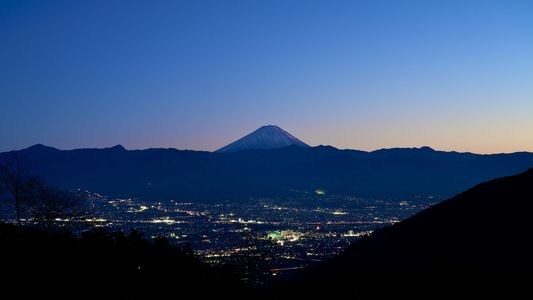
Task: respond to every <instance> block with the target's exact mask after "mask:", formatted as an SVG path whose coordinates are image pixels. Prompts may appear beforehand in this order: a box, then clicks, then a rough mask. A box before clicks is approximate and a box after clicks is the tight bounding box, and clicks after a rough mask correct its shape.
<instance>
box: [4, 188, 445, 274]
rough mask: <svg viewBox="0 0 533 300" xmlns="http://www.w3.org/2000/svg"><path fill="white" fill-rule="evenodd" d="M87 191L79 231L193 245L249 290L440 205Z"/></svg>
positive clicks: (321, 196)
mask: <svg viewBox="0 0 533 300" xmlns="http://www.w3.org/2000/svg"><path fill="white" fill-rule="evenodd" d="M86 193H87V195H88V199H89V203H90V206H91V207H90V210H89V211H90V217H87V218H82V219H80V220H78V221H75V222H74V223H73V224H72V228H73V229H74V230H75V231H76V230H77V231H78V232H81V231H83V230H86V229H88V228H105V229H106V230H109V231H122V232H129V231H131V230H133V229H136V230H138V231H139V232H141V233H142V234H143V235H144V236H145V237H146V238H149V239H153V238H156V237H158V236H163V237H166V238H168V240H169V241H170V242H171V243H172V244H174V245H180V246H184V245H186V244H190V246H191V247H192V249H193V250H194V252H195V254H196V255H197V256H198V257H199V258H200V259H201V260H202V261H204V262H206V263H209V264H217V265H221V264H226V263H230V264H234V265H238V266H242V267H243V268H245V270H244V274H245V275H246V276H247V277H245V278H242V280H244V281H246V282H247V283H250V284H262V283H264V282H265V281H268V280H269V278H273V276H284V275H285V274H290V272H291V271H293V270H298V269H301V268H304V267H307V266H309V265H311V264H313V263H316V262H320V261H322V260H324V259H326V258H329V257H332V256H335V255H336V254H339V253H340V252H341V251H342V250H344V249H345V248H346V247H347V246H348V245H349V244H350V243H351V242H353V241H355V240H357V239H358V238H360V237H362V236H364V235H367V234H370V233H371V232H372V231H373V230H375V229H377V228H380V227H382V226H386V225H389V224H394V223H396V222H398V221H400V220H402V219H404V218H406V217H408V216H411V215H413V214H414V213H416V212H418V211H420V210H422V209H424V208H426V207H428V206H430V205H432V204H434V203H435V202H436V200H435V199H434V198H433V197H428V196H425V197H419V198H417V199H412V200H404V201H386V200H376V199H362V198H356V197H347V196H334V195H327V194H326V193H325V192H323V193H317V192H302V191H299V192H295V193H294V194H295V196H294V197H293V198H286V199H267V198H263V199H248V200H247V201H244V202H242V203H235V202H221V203H216V204H215V203H192V202H176V201H173V200H171V201H168V202H147V201H140V200H138V199H131V198H130V199H119V198H109V197H106V196H103V195H100V194H97V193H91V192H86ZM4 218H7V217H6V216H4ZM27 221H28V222H30V220H27ZM56 221H58V222H60V221H70V220H59V219H58V220H56Z"/></svg>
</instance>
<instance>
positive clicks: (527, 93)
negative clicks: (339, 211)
mask: <svg viewBox="0 0 533 300" xmlns="http://www.w3.org/2000/svg"><path fill="white" fill-rule="evenodd" d="M0 104H1V106H0V109H1V110H0V112H1V114H0V151H5V150H11V149H18V148H23V147H27V146H30V145H32V144H35V143H44V144H47V145H51V146H55V147H58V148H64V149H69V148H79V147H104V146H111V145H115V144H119V143H120V144H122V145H124V146H125V147H127V148H147V147H177V148H181V149H183V148H186V149H204V150H214V149H217V148H219V147H221V146H223V145H224V144H226V143H228V142H230V141H232V140H234V139H236V138H238V137H240V136H242V135H244V134H246V133H248V132H250V131H252V130H254V129H255V128H257V127H259V126H261V125H264V124H277V125H279V126H281V127H282V128H284V129H286V130H287V131H289V132H291V133H292V134H293V135H295V136H297V137H299V138H300V139H302V140H303V141H305V142H307V143H309V144H311V145H318V144H330V145H333V146H336V147H339V148H355V149H363V150H372V149H376V148H381V147H411V146H422V145H429V146H432V147H434V148H437V149H443V150H458V151H473V152H480V153H494V152H512V151H520V150H527V151H533V2H531V1H512V0H511V1H503V0H502V1H465V0H463V1H451V0H446V1H444V0H443V1H379V0H377V1H376V0H372V1H370V0H369V1H94V0H93V1H23V0H16V1H10V0H7V1H6V0H4V1H1V2H0Z"/></svg>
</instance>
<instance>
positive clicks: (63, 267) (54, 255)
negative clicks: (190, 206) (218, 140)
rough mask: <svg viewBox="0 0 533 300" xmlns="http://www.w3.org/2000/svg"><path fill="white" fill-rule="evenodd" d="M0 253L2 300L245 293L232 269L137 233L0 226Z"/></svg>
mask: <svg viewBox="0 0 533 300" xmlns="http://www.w3.org/2000/svg"><path fill="white" fill-rule="evenodd" d="M0 249H2V251H1V253H2V254H1V261H2V263H1V268H0V283H1V292H0V293H1V294H2V295H4V296H5V295H13V296H15V295H16V296H19V297H18V298H28V297H29V296H38V297H39V299H45V297H48V296H53V297H54V298H57V297H61V298H69V299H78V298H89V297H90V298H98V299H101V298H106V299H107V298H114V299H132V298H135V299H156V298H158V297H165V298H172V299H179V298H189V299H203V298H213V297H216V298H217V299H228V298H233V299H234V298H239V296H241V295H242V293H243V287H242V285H241V284H240V283H239V282H240V281H239V279H238V276H237V275H236V274H235V272H233V271H232V270H231V269H230V268H228V269H225V268H219V269H215V268H211V267H207V266H205V265H202V264H201V263H199V262H198V261H197V260H196V259H195V258H194V256H193V255H192V254H191V252H190V250H187V249H186V248H185V249H181V248H176V247H171V246H169V244H168V242H167V241H166V240H164V239H157V240H156V241H155V243H149V242H147V241H146V240H144V239H142V237H141V236H140V234H138V233H136V232H133V233H132V234H130V235H128V236H125V235H123V234H121V233H106V232H103V231H93V232H87V233H85V234H83V235H82V236H81V237H80V238H75V237H74V236H72V235H71V234H70V233H68V232H54V233H49V232H45V231H42V230H37V229H31V228H24V227H16V226H13V225H8V224H4V223H0ZM191 295H194V298H191V297H193V296H191ZM2 297H3V296H2ZM6 299H7V298H6Z"/></svg>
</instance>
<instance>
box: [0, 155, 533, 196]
mask: <svg viewBox="0 0 533 300" xmlns="http://www.w3.org/2000/svg"><path fill="white" fill-rule="evenodd" d="M15 153H18V154H20V155H22V156H24V157H27V158H28V160H30V161H31V164H32V165H33V168H34V169H35V170H36V172H38V173H40V174H42V175H44V176H45V177H46V178H47V179H48V180H50V181H51V182H52V183H55V184H57V185H59V186H62V187H67V188H86V189H88V190H91V191H95V192H99V193H102V194H106V195H110V196H128V197H130V196H131V197H142V198H145V199H148V200H149V199H154V200H165V199H176V200H185V201H214V200H216V201H220V200H232V199H240V200H242V199H245V198H249V197H263V196H264V197H268V196H283V195H288V194H291V193H292V192H291V191H293V190H299V191H314V190H315V189H323V190H325V191H326V192H327V193H330V194H344V195H355V196H361V197H375V198H379V197H387V198H398V199H399V198H402V197H413V196H417V195H441V196H451V195H454V194H455V193H458V192H460V191H462V190H465V189H466V188H468V187H471V186H473V185H475V184H478V183H480V182H483V181H486V180H489V179H492V178H496V177H501V176H507V175H512V174H516V173H519V172H523V171H524V170H526V169H528V168H530V167H532V166H533V153H525V152H524V153H513V154H494V155H478V154H472V153H457V152H443V151H435V150H433V149H431V148H429V147H423V148H405V149H402V148H399V149H382V150H377V151H373V152H364V151H357V150H339V149H336V148H334V147H331V146H318V147H308V148H304V147H299V146H289V147H285V148H279V149H269V150H245V151H238V152H230V153H218V152H204V151H189V150H176V149H146V150H126V149H124V147H122V146H120V145H117V146H115V147H111V148H104V149H77V150H58V149H55V148H51V147H47V146H43V145H35V146H32V147H30V148H27V149H24V150H20V151H16V152H15ZM12 154H13V153H12V152H5V153H0V161H1V160H2V159H5V157H7V156H8V155H12Z"/></svg>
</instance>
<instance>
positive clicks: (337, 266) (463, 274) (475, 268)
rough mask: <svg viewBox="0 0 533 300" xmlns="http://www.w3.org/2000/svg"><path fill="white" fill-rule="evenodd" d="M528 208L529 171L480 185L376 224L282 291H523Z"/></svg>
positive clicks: (532, 206)
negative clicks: (378, 226)
mask: <svg viewBox="0 0 533 300" xmlns="http://www.w3.org/2000/svg"><path fill="white" fill-rule="evenodd" d="M532 210H533V169H531V170H529V171H527V172H525V173H523V174H520V175H516V176H511V177H505V178H500V179H495V180H492V181H489V182H486V183H483V184H480V185H478V186H475V187H474V188H472V189H470V190H468V191H466V192H464V193H461V194H459V195H457V196H455V197H454V198H452V199H450V200H446V201H443V202H441V203H440V204H437V205H434V206H432V207H431V208H429V209H426V210H424V211H422V212H420V213H418V214H417V215H415V216H413V217H411V218H408V219H406V220H404V221H402V222H400V223H398V224H396V225H393V226H389V227H385V228H382V229H379V230H377V231H375V232H374V233H373V234H372V235H371V236H370V237H366V238H363V239H362V240H360V241H358V242H356V243H355V244H353V245H352V246H351V247H350V248H348V249H347V250H346V251H345V252H344V253H343V254H342V255H340V256H339V257H336V258H334V259H332V260H331V261H328V262H326V263H323V264H322V265H319V266H316V267H314V268H312V269H310V270H308V271H307V272H305V273H304V274H302V275H301V277H300V278H298V279H297V280H295V281H294V282H292V283H291V284H290V285H289V287H288V288H287V289H288V290H289V291H291V292H292V293H294V294H296V295H300V296H301V295H305V294H309V295H314V296H317V295H328V296H334V295H344V296H346V295H353V296H358V297H359V298H362V299H366V298H379V297H377V296H394V297H400V298H401V297H403V296H410V297H414V296H420V297H421V298H425V299H433V298H434V297H439V298H445V297H446V296H451V297H453V296H454V295H455V296H457V295H462V296H466V295H471V296H477V297H479V296H480V295H491V296H496V294H494V292H498V293H503V294H506V295H507V297H509V296H510V295H511V294H513V293H517V292H518V291H520V292H524V291H528V290H529V288H528V287H529V284H524V282H521V280H523V281H526V280H527V278H529V277H528V275H526V274H528V273H531V272H532V271H533V256H532V255H531V253H533V235H532V232H533V218H531V211H532ZM377 274H379V275H378V276H376V275H377ZM467 293H468V294H467ZM528 293H530V291H529V292H528ZM428 297H429V298H428ZM526 298H527V296H526Z"/></svg>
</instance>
